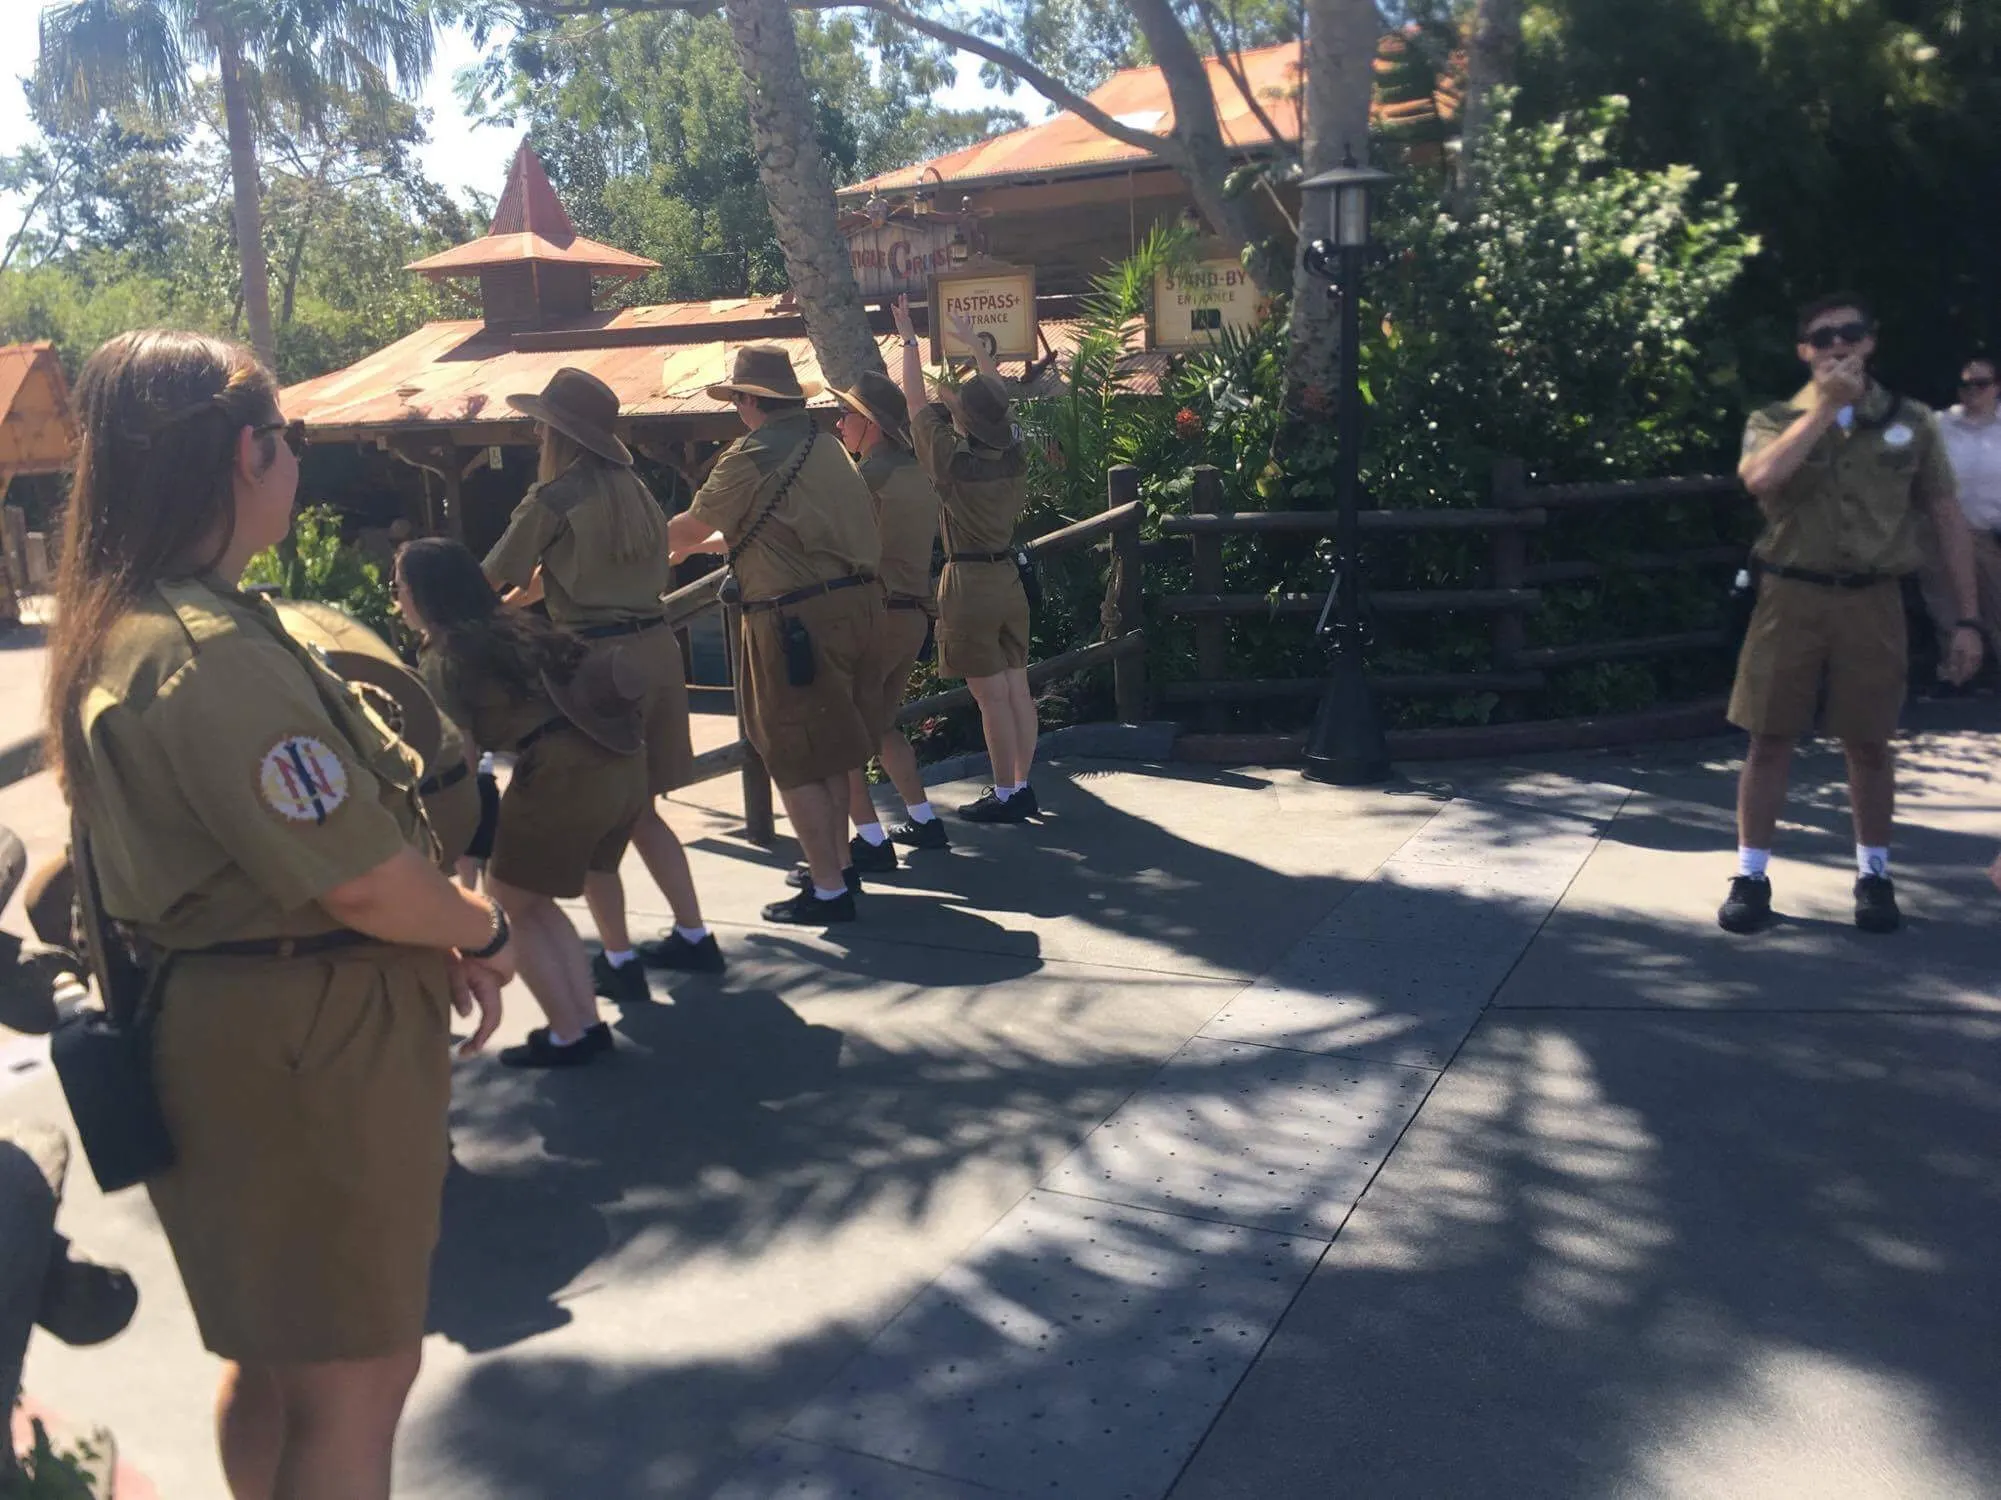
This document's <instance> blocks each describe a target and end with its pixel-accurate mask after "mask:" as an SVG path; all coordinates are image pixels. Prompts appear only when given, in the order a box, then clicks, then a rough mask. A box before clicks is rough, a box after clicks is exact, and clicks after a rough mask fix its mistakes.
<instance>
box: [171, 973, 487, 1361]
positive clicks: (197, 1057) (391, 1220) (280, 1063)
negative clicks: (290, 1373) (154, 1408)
mask: <svg viewBox="0 0 2001 1500" xmlns="http://www.w3.org/2000/svg"><path fill="white" fill-rule="evenodd" d="M450 1004H451V987H450V983H449V981H448V980H447V978H446V974H445V959H444V955H443V954H433V953H430V952H428V951H425V950H419V949H408V948H401V949H399V948H388V947H383V948H375V949H356V950H353V951H352V952H351V953H344V954H341V955H339V956H337V957H334V958H330V959H324V960H312V959H303V958H300V959H289V960H279V959H275V958H274V959H248V958H207V959H203V958H185V959H180V960H178V961H177V962H176V963H175V965H174V967H173V970H172V972H171V973H170V975H169V976H168V979H167V983H166V990H165V995H164V998H163V1001H162V1004H161V1009H160V1015H159V1021H158V1025H157V1029H156V1031H155V1033H154V1052H153V1070H154V1074H155V1076H156V1078H157V1079H158V1082H159V1088H160V1102H161V1105H162V1107H163V1109H164V1111H165V1113H166V1117H167V1128H168V1131H169V1133H170V1134H171V1135H172V1137H173V1142H174V1153H175V1161H174V1165H173V1166H172V1167H171V1168H170V1169H169V1170H167V1171H166V1172H163V1173H162V1174H161V1175H160V1176H158V1177H156V1178H154V1179H153V1180H152V1181H150V1182H149V1183H147V1184H146V1188H147V1191H148V1193H149V1194H151V1196H152V1199H153V1207H154V1210H155V1211H156V1212H157V1213H158V1214H159V1217H160V1224H161V1227H162V1228H164V1229H165V1231H166V1234H167V1242H168V1243H169V1244H170V1245H171V1246H172V1247H173V1251H174V1260H175V1262H176V1263H177V1264H178V1265H179V1266H180V1271H181V1280H182V1282H183V1283H184V1284H185V1285H186V1287H187V1291H188V1301H189V1302H190V1303H191V1304H192V1305H193V1307H194V1313H195V1321H196V1323H197V1324H198V1325H199V1326H200V1329H201V1336H202V1342H203V1343H204V1344H205V1345H207V1346H208V1348H209V1349H210V1350H211V1351H213V1352H214V1353H216V1354H218V1355H220V1356H222V1357H223V1358H224V1359H233V1360H243V1361H250V1362H253V1363H274V1364H292V1363H302V1362H317V1361H322V1360H346V1359H370V1358H375V1357H378V1356H381V1355H385V1354H391V1353H395V1352H397V1351H399V1350H403V1349H414V1348H415V1347H416V1346H417V1344H418V1342H419V1341H420V1340H421V1339H422V1338H423V1336H424V1309H425V1303H426V1301H427V1299H428V1293H429V1289H430V1274H431V1252H432V1250H433V1249H434V1248H435V1246H436V1245H437V1241H438V1208H439V1201H440V1199H441V1197H442V1195H443V1192H444V1182H445V1165H446V1156H447V1146H446V1139H445V1110H446V1106H447V1105H448V1103H449V1102H450V1097H451V1053H450V1050H449V1043H450V1038H451V1032H450V1019H449V1010H450Z"/></svg>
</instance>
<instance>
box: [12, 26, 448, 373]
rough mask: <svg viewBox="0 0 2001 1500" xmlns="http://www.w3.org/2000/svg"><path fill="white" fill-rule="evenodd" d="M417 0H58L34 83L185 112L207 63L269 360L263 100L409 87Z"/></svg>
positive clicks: (56, 92) (108, 106)
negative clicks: (392, 79)
mask: <svg viewBox="0 0 2001 1500" xmlns="http://www.w3.org/2000/svg"><path fill="white" fill-rule="evenodd" d="M431 43H432V34H431V22H430V18H429V10H428V8H427V7H426V6H425V5H424V4H423V3H422V0H64V3H61V4H58V5H54V6H51V7H50V8H49V9H47V10H45V11H43V12H42V18H41V57H40V60H39V63H38V66H37V70H36V88H37V91H38V94H39V96H40V101H41V103H42V104H43V106H44V107H45V108H47V109H48V110H49V111H51V112H52V113H53V114H55V115H56V116H58V117H60V118H65V119H69V120H73V121H74V120H89V119H94V118H97V117H99V116H101V115H104V114H106V113H108V112H111V111H115V110H119V109H129V108H132V107H135V106H136V107H139V108H143V109H145V110H147V111H149V112H151V113H153V114H155V115H157V116H161V117H169V118H171V117H174V116H177V115H180V114H183V113H184V112H185V111H186V110H187V108H188V105H189V103H190V100H191V98H192V95H193V90H194V88H195V73H194V69H195V68H196V67H197V66H202V65H206V66H209V67H213V68H214V69H215V72H216V78H217V81H218V83H219V85H220V87H221V92H222V104H223V117H224V130H225V135H226V138H227V140H228V143H229V169H230V183H231V189H232V195H233V200H234V201H233V219H234V224H235V231H236V249H237V259H238V263H239V268H240V271H241V275H242V293H243V308H244V317H245V321H246V322H247V323H248V325H249V330H250V342H251V344H252V346H253V347H254V348H255V349H256V350H257V353H258V356H259V357H260V358H261V359H263V360H265V361H266V362H267V363H271V364H275V363H276V361H277V343H276V339H275V336H274V333H273V328H272V320H271V289H270V275H269V270H268V267H267V264H266V259H265V252H264V223H263V205H262V201H261V200H262V186H261V181H260V173H259V170H258V149H257V148H258V134H259V119H258V116H259V112H260V109H261V108H262V106H263V105H264V103H265V102H266V100H267V99H270V98H279V97H282V98H284V99H287V100H289V101H290V102H291V103H292V104H293V105H294V106H295V107H296V108H297V109H299V110H300V111H301V112H303V113H304V114H305V115H306V116H307V117H308V118H312V117H314V116H317V115H318V114H319V113H320V112H321V111H322V110H323V109H324V107H325V102H326V99H327V98H328V96H329V94H330V92H331V91H335V90H345V91H350V92H357V91H362V90H367V89H386V88H387V87H388V85H389V78H388V75H389V71H390V70H391V69H393V70H394V71H395V74H396V81H397V83H398V84H399V85H401V86H402V87H403V88H405V89H406V90H407V89H411V88H414V87H415V86H416V85H417V84H418V82H419V81H420V80H421V79H422V78H423V77H424V75H425V74H426V73H428V72H429V71H430V66H431Z"/></svg>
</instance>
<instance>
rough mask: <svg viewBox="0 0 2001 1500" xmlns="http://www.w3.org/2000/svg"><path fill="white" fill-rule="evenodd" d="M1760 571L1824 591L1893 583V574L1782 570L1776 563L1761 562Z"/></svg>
mask: <svg viewBox="0 0 2001 1500" xmlns="http://www.w3.org/2000/svg"><path fill="white" fill-rule="evenodd" d="M1758 567H1759V569H1760V570H1761V571H1763V572H1766V573H1770V574H1771V575H1772V576H1773V577H1774V578H1790V579H1791V580H1792V581H1793V582H1794V583H1814V584H1818V585H1820V587H1822V588H1824V589H1873V588H1874V587H1875V586H1876V585H1877V584H1879V583H1894V582H1895V581H1896V578H1897V575H1896V574H1895V573H1816V572H1815V571H1814V570H1813V569H1811V568H1782V567H1780V566H1779V565H1778V564H1777V563H1768V562H1761V563H1759V564H1758Z"/></svg>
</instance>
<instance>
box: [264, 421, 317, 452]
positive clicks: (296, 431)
mask: <svg viewBox="0 0 2001 1500" xmlns="http://www.w3.org/2000/svg"><path fill="white" fill-rule="evenodd" d="M250 430H251V431H252V432H254V433H256V434H257V435H258V436H259V437H262V436H264V434H265V433H267V432H282V433H283V434H284V435H285V446H286V447H287V448H290V449H291V450H292V457H294V458H304V457H305V456H306V424H305V423H304V422H266V423H265V424H264V425H263V426H262V427H253V428H251V429H250Z"/></svg>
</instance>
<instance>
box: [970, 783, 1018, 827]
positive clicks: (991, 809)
mask: <svg viewBox="0 0 2001 1500" xmlns="http://www.w3.org/2000/svg"><path fill="white" fill-rule="evenodd" d="M959 816H960V817H962V818H964V819H965V820H966V821H967V822H968V823H1019V822H1020V821H1021V820H1022V819H1023V818H1024V817H1025V816H1026V814H1025V813H1024V812H1023V811H1022V810H1021V808H1019V807H1017V806H1015V799H1014V798H1013V797H1009V798H1008V799H1007V800H1006V801H1002V800H1001V795H1000V793H999V792H997V791H995V790H994V789H993V788H992V787H988V788H987V789H986V790H985V791H984V792H981V793H980V800H979V801H977V802H968V803H967V804H966V805H965V806H964V807H962V808H960V809H959Z"/></svg>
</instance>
